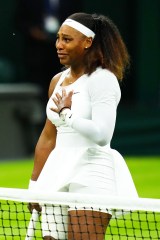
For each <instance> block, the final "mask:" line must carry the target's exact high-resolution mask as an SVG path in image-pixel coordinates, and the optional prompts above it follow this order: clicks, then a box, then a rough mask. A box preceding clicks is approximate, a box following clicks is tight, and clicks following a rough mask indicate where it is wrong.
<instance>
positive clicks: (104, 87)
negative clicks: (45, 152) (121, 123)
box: [36, 68, 137, 197]
mask: <svg viewBox="0 0 160 240" xmlns="http://www.w3.org/2000/svg"><path fill="white" fill-rule="evenodd" d="M69 71H70V69H67V70H65V71H64V72H63V73H62V75H61V77H60V79H59V81H58V83H57V85H56V87H55V90H54V92H53V94H52V96H51V98H50V99H49V101H48V105H47V116H48V118H49V120H50V121H51V122H52V123H53V124H55V125H56V127H57V141H56V146H55V149H54V150H53V151H52V152H51V154H50V156H49V157H48V159H47V161H46V164H45V166H44V168H43V170H42V172H41V174H40V176H39V178H38V180H37V183H36V188H38V189H39V188H40V189H44V190H46V191H47V190H49V191H50V192H55V191H61V189H63V188H64V187H69V186H70V185H71V184H75V183H76V184H78V185H81V186H85V187H89V188H90V189H91V192H92V189H93V192H92V193H94V189H96V190H95V194H97V189H99V192H100V193H104V194H109V195H117V196H123V197H124V196H127V197H135V196H137V191H136V189H135V186H134V183H133V181H132V177H131V175H130V172H129V170H128V168H127V165H126V163H125V161H124V159H123V157H122V156H121V155H120V154H119V153H118V152H117V151H116V150H113V149H111V148H110V142H111V139H112V135H113V132H114V128H115V121H116V109H117V105H118V103H119V100H120V96H121V93H120V88H119V84H118V81H117V78H116V77H115V75H114V74H113V73H111V72H110V71H108V70H106V69H102V68H97V70H96V71H95V72H94V73H92V74H91V75H90V76H88V75H86V74H84V75H82V76H81V77H80V78H79V79H77V81H75V82H74V83H73V84H70V85H68V86H65V87H62V86H61V84H62V82H63V81H64V79H65V76H66V75H67V74H68V72H69ZM62 88H65V89H66V91H67V92H69V91H71V90H73V91H74V94H73V97H72V107H71V111H72V113H73V119H72V120H71V122H72V124H67V123H65V122H63V121H62V120H61V119H60V118H59V115H58V114H57V113H55V112H53V111H51V110H50V107H52V106H53V107H55V105H54V102H53V100H52V98H53V96H54V94H55V93H56V92H59V93H60V94H61V91H62ZM70 125H71V126H70ZM44 190H43V191H44ZM77 192H78V190H77Z"/></svg>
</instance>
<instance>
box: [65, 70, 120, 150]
mask: <svg viewBox="0 0 160 240" xmlns="http://www.w3.org/2000/svg"><path fill="white" fill-rule="evenodd" d="M88 91H89V95H90V100H91V112H92V117H91V119H84V118H80V117H76V116H74V115H71V112H70V110H68V113H67V114H66V122H67V123H68V125H70V126H71V127H72V128H73V129H74V130H76V131H77V132H79V133H81V134H82V135H83V136H85V137H87V138H89V139H90V140H92V141H93V142H95V143H96V144H98V145H100V146H105V145H107V144H108V143H110V141H111V138H112V135H113V132H114V128H115V122H116V110H117V105H118V102H119V100H120V95H121V93H120V88H119V84H118V81H117V78H116V77H115V76H114V75H113V74H112V73H110V72H108V71H107V72H106V71H103V70H102V71H101V72H99V73H98V74H96V75H94V76H91V77H90V79H89V81H88Z"/></svg>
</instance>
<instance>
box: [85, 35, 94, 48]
mask: <svg viewBox="0 0 160 240" xmlns="http://www.w3.org/2000/svg"><path fill="white" fill-rule="evenodd" d="M92 42H93V38H92V37H89V38H86V42H85V49H87V48H90V47H91V45H92Z"/></svg>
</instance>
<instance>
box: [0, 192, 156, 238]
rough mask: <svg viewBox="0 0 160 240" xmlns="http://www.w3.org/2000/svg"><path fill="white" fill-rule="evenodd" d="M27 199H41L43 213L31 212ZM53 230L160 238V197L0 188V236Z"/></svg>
mask: <svg viewBox="0 0 160 240" xmlns="http://www.w3.org/2000/svg"><path fill="white" fill-rule="evenodd" d="M28 202H39V203H40V205H41V206H42V211H41V213H37V211H35V210H34V211H33V212H32V214H31V213H30V211H29V210H28ZM106 213H108V214H106ZM110 214H112V217H111V219H110V221H109V225H108V227H107V230H106V231H105V233H104V234H103V236H102V231H101V230H102V229H105V227H104V225H105V224H106V221H107V220H106V219H107V217H108V218H110ZM70 217H72V218H70ZM90 217H92V222H91V221H90ZM91 232H92V233H93V235H90V233H91ZM50 234H51V235H52V236H53V237H54V238H55V239H57V240H58V239H72V240H73V239H74V240H76V239H78V240H80V239H83V240H89V239H92V240H93V239H95V240H99V239H105V240H106V239H107V240H108V239H114V240H118V239H123V240H126V239H129V240H131V239H160V200H158V199H141V198H139V199H129V198H128V199H121V198H107V199H106V198H105V197H103V196H94V197H93V196H92V197H91V196H89V195H79V194H69V193H56V194H54V195H46V194H45V196H44V195H43V193H36V194H35V193H34V192H30V191H29V190H17V189H2V188H1V189H0V239H1V240H5V239H7V240H14V239H15V240H19V239H25V240H31V239H43V235H45V236H46V235H50ZM74 234H75V235H74ZM91 236H92V238H91ZM93 236H94V237H93Z"/></svg>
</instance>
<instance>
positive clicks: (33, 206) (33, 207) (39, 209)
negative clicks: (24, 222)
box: [28, 203, 42, 213]
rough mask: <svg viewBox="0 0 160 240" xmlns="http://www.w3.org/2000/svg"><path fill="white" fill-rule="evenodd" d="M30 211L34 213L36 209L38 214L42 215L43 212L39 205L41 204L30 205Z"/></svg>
mask: <svg viewBox="0 0 160 240" xmlns="http://www.w3.org/2000/svg"><path fill="white" fill-rule="evenodd" d="M28 209H29V211H30V213H32V212H33V209H35V210H36V211H37V212H38V213H40V212H41V211H42V208H41V206H40V205H39V203H28Z"/></svg>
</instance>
